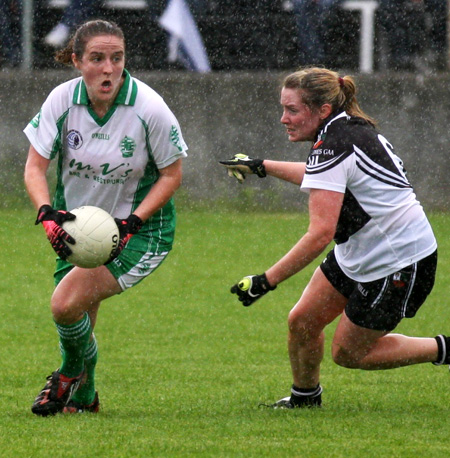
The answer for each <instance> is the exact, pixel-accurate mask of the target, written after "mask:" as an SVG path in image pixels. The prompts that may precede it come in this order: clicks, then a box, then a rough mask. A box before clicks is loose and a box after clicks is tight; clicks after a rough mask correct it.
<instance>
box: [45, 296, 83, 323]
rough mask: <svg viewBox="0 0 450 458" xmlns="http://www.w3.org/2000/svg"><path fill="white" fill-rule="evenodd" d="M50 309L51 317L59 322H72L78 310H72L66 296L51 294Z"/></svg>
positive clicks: (75, 319) (75, 318)
mask: <svg viewBox="0 0 450 458" xmlns="http://www.w3.org/2000/svg"><path fill="white" fill-rule="evenodd" d="M51 310H52V315H53V319H54V320H55V322H56V323H59V324H72V323H73V322H74V321H77V318H78V316H76V315H77V313H78V311H75V310H74V307H72V304H71V303H70V301H69V299H68V298H64V297H62V296H60V295H57V294H53V296H52V300H51Z"/></svg>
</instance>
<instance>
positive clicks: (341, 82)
mask: <svg viewBox="0 0 450 458" xmlns="http://www.w3.org/2000/svg"><path fill="white" fill-rule="evenodd" d="M339 86H340V87H344V78H341V77H339Z"/></svg>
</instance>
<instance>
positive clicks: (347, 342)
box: [332, 312, 438, 370]
mask: <svg viewBox="0 0 450 458" xmlns="http://www.w3.org/2000/svg"><path fill="white" fill-rule="evenodd" d="M332 352H333V359H334V361H335V362H336V363H337V364H339V365H341V366H344V367H348V368H358V369H365V370H380V369H393V368H396V367H402V366H409V365H412V364H419V363H427V362H435V361H436V360H437V358H438V345H437V342H436V339H435V338H433V337H431V338H420V337H408V336H404V335H401V334H392V333H389V332H386V331H374V330H371V329H366V328H362V327H361V326H357V325H356V324H354V323H352V322H351V321H350V320H349V319H348V317H347V315H346V314H345V312H344V314H343V316H342V318H341V320H340V321H339V324H338V326H337V329H336V333H335V335H334V338H333V346H332Z"/></svg>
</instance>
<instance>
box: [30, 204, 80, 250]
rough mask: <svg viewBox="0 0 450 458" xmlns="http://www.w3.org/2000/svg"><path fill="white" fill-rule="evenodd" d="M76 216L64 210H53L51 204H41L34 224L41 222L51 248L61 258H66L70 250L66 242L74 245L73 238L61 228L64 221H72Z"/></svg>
mask: <svg viewBox="0 0 450 458" xmlns="http://www.w3.org/2000/svg"><path fill="white" fill-rule="evenodd" d="M75 218H76V216H75V215H74V214H72V213H70V212H68V211H65V210H55V209H54V208H52V206H51V205H42V206H41V207H40V208H39V211H38V215H37V218H36V221H35V223H34V224H39V223H42V225H43V226H44V230H45V233H46V234H47V238H48V240H49V241H50V243H51V245H52V248H53V249H54V250H55V252H56V254H57V255H58V256H59V257H60V258H61V259H67V257H68V256H70V255H71V254H72V250H71V249H70V248H69V246H68V245H67V243H69V244H71V245H75V239H74V238H73V237H72V236H71V235H70V234H68V233H67V232H66V231H65V230H64V229H63V227H62V226H63V224H64V223H65V222H66V221H73V220H74V219H75Z"/></svg>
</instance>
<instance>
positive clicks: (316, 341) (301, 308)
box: [288, 268, 347, 388]
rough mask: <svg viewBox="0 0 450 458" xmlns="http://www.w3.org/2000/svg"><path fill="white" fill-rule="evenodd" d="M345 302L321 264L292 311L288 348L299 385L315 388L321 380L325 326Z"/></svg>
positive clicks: (294, 375)
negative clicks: (322, 269) (328, 278)
mask: <svg viewBox="0 0 450 458" xmlns="http://www.w3.org/2000/svg"><path fill="white" fill-rule="evenodd" d="M346 303H347V299H346V298H345V297H344V296H342V295H341V294H340V293H338V292H337V291H336V290H335V289H334V288H333V287H332V286H331V284H330V283H329V281H328V280H327V279H326V278H325V276H324V274H323V273H322V271H321V270H320V268H318V269H317V270H316V272H315V273H314V275H313V276H312V278H311V281H310V282H309V284H308V286H307V287H306V289H305V291H304V292H303V294H302V297H301V298H300V300H299V302H298V303H297V304H296V306H295V307H294V308H293V309H292V310H291V312H290V314H289V336H288V349H289V357H290V361H291V368H292V375H293V379H294V384H295V385H296V386H298V387H302V388H313V387H315V386H317V384H318V383H319V377H320V363H321V362H322V359H323V351H324V350H323V349H324V334H323V329H324V328H325V326H327V325H328V324H329V323H331V322H332V321H334V320H335V319H336V317H338V316H339V315H340V314H341V313H342V312H343V310H344V308H345V304H346Z"/></svg>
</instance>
